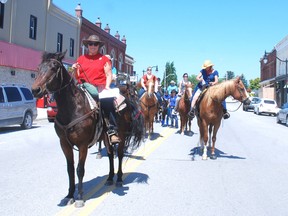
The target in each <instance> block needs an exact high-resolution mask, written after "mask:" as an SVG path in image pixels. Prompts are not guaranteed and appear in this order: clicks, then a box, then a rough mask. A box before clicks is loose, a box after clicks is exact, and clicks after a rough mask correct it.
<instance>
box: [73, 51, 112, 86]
mask: <svg viewBox="0 0 288 216" xmlns="http://www.w3.org/2000/svg"><path fill="white" fill-rule="evenodd" d="M77 62H78V63H79V64H80V68H79V73H80V74H79V76H78V77H77V80H78V82H79V83H82V82H81V80H85V81H86V82H88V83H91V84H93V85H95V86H100V85H106V74H105V71H104V65H105V64H106V63H107V62H109V63H110V62H111V61H110V59H108V58H107V57H106V56H105V55H102V54H100V53H98V54H97V55H93V56H91V55H82V56H80V57H79V58H78V59H77Z"/></svg>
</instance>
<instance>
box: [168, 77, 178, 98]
mask: <svg viewBox="0 0 288 216" xmlns="http://www.w3.org/2000/svg"><path fill="white" fill-rule="evenodd" d="M167 90H168V93H169V95H170V94H171V92H172V90H175V91H178V87H177V86H176V85H175V81H174V80H171V82H170V85H169V86H168V87H167Z"/></svg>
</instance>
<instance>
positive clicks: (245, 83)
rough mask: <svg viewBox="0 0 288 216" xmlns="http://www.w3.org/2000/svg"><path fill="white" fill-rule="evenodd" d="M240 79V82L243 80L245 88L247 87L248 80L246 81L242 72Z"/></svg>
mask: <svg viewBox="0 0 288 216" xmlns="http://www.w3.org/2000/svg"><path fill="white" fill-rule="evenodd" d="M240 79H241V80H242V82H243V84H244V86H245V88H246V89H247V88H248V82H247V80H246V78H245V76H244V74H241V76H240Z"/></svg>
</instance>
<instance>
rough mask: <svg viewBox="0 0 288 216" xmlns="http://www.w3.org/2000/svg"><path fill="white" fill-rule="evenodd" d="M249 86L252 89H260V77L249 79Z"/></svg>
mask: <svg viewBox="0 0 288 216" xmlns="http://www.w3.org/2000/svg"><path fill="white" fill-rule="evenodd" d="M249 84H250V85H249V88H250V89H252V90H258V89H260V78H259V77H258V78H256V79H252V80H249Z"/></svg>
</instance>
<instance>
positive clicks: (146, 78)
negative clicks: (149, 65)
mask: <svg viewBox="0 0 288 216" xmlns="http://www.w3.org/2000/svg"><path fill="white" fill-rule="evenodd" d="M150 79H152V80H153V83H155V81H156V79H157V78H156V76H154V75H153V74H152V76H151V77H150ZM150 79H149V80H150ZM143 80H144V85H145V86H146V83H147V81H148V77H147V74H145V75H144V76H143Z"/></svg>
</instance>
